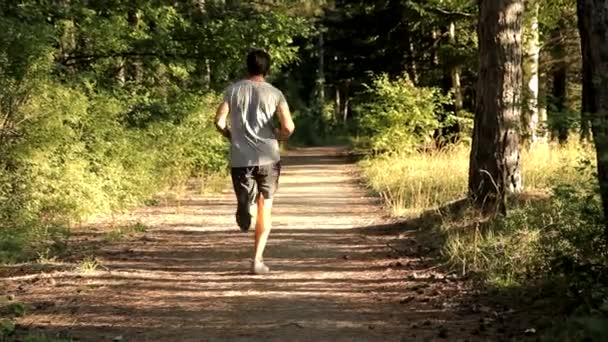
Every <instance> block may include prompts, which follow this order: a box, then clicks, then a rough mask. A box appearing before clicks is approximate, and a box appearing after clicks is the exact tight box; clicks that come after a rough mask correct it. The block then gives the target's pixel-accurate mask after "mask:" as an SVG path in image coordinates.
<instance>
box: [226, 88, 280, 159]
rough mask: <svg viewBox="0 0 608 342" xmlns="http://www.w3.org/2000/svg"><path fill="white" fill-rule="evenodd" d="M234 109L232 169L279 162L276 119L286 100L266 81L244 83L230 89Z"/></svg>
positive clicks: (227, 91)
mask: <svg viewBox="0 0 608 342" xmlns="http://www.w3.org/2000/svg"><path fill="white" fill-rule="evenodd" d="M224 100H225V101H226V102H228V105H229V106H230V131H231V133H232V139H231V149H230V166H231V167H248V166H263V165H269V164H274V163H276V162H278V161H279V160H280V159H281V157H280V154H279V143H278V141H277V139H276V136H275V134H274V126H273V123H272V118H273V116H274V113H275V111H276V109H277V107H278V106H279V104H280V103H284V102H285V97H284V96H283V93H281V91H280V90H278V89H277V88H275V87H273V86H272V85H271V84H269V83H266V82H256V81H250V80H243V81H239V82H236V83H234V84H232V85H231V86H229V87H228V88H226V90H225V92H224Z"/></svg>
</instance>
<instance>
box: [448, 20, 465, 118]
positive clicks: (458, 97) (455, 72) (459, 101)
mask: <svg viewBox="0 0 608 342" xmlns="http://www.w3.org/2000/svg"><path fill="white" fill-rule="evenodd" d="M449 34H450V44H451V45H452V47H453V48H455V47H456V25H455V24H454V22H450V31H449ZM450 76H451V78H452V92H453V93H454V112H455V113H456V114H458V112H460V111H461V110H462V107H463V98H462V86H461V85H460V65H453V66H452V67H451V70H450Z"/></svg>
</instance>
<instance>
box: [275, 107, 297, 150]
mask: <svg viewBox="0 0 608 342" xmlns="http://www.w3.org/2000/svg"><path fill="white" fill-rule="evenodd" d="M277 115H278V116H279V122H280V123H281V127H280V128H278V129H277V132H275V134H276V136H277V139H278V140H281V141H283V140H287V139H289V137H290V136H291V135H292V134H293V131H294V130H295V129H296V125H295V124H294V123H293V119H292V117H291V112H290V111H289V106H288V105H287V102H281V103H280V104H279V107H278V108H277Z"/></svg>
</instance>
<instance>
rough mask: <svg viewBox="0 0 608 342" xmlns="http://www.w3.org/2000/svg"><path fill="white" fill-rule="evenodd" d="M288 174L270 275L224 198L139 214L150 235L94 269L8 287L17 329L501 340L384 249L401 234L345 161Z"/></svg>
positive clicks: (332, 156)
mask: <svg viewBox="0 0 608 342" xmlns="http://www.w3.org/2000/svg"><path fill="white" fill-rule="evenodd" d="M285 164H286V166H285V167H284V173H283V177H282V179H281V188H280V190H279V194H278V195H277V199H276V207H275V208H276V209H275V211H274V213H275V215H274V230H273V233H272V234H271V238H270V242H269V246H268V248H267V254H266V259H267V263H268V264H269V266H270V267H271V268H272V271H273V272H272V274H271V275H270V276H253V275H249V274H247V271H248V267H249V263H248V260H249V258H251V255H252V243H253V237H252V233H248V234H243V233H240V232H238V230H237V229H236V227H235V224H234V214H233V212H234V199H233V195H232V193H231V192H230V191H225V192H224V193H223V194H221V195H217V196H195V195H192V196H188V198H187V199H186V200H184V201H182V202H181V205H180V207H179V208H177V207H176V206H175V205H159V206H155V207H149V208H145V209H142V210H139V211H138V212H137V213H135V214H133V215H135V216H136V217H137V219H139V220H141V221H142V222H143V223H144V224H146V225H147V226H149V227H151V228H150V230H149V231H147V232H146V233H145V234H143V235H142V236H140V237H138V238H136V239H133V240H129V241H122V242H116V243H111V244H104V245H103V246H100V248H99V249H98V250H97V252H96V258H97V260H98V261H99V263H100V264H101V266H100V267H98V268H97V270H96V271H94V272H90V273H82V272H77V271H70V270H66V271H54V272H48V273H45V274H38V275H35V276H19V277H12V278H5V279H4V281H3V283H4V285H5V286H6V287H5V289H6V290H7V291H8V292H9V293H11V294H12V295H14V296H15V297H16V298H17V299H18V300H20V301H22V302H24V303H26V304H27V306H28V307H29V308H30V310H28V314H27V315H26V316H25V317H23V318H21V319H19V321H18V323H19V326H20V327H22V329H25V328H27V330H28V331H29V332H30V333H31V332H32V331H43V332H45V333H47V334H49V336H68V337H70V338H73V339H75V340H80V341H112V340H113V339H114V338H116V340H119V338H118V337H122V340H123V341H410V340H411V341H434V340H446V338H447V340H450V341H466V340H468V341H476V340H479V341H485V340H492V341H495V340H497V339H495V338H493V337H492V338H490V337H489V336H491V335H489V332H488V331H481V332H480V331H478V327H479V319H480V316H479V314H476V313H471V312H470V310H468V311H467V310H465V308H467V307H468V306H467V305H468V304H466V302H467V298H468V297H467V296H468V294H467V291H465V290H464V287H463V284H461V283H460V282H458V281H450V280H448V279H443V275H442V274H436V273H433V271H429V268H432V266H433V263H432V261H429V260H426V259H425V258H424V257H421V256H419V255H415V253H414V255H412V256H406V255H404V254H401V253H398V252H396V251H395V249H394V248H391V247H389V245H390V244H391V241H393V239H394V238H395V235H394V231H395V229H397V228H398V227H395V226H394V225H391V224H390V222H388V221H387V220H386V219H382V217H383V214H382V213H381V211H380V208H379V207H378V205H377V204H376V203H375V200H374V199H373V198H370V197H369V196H368V195H366V193H365V191H363V190H362V188H361V187H360V186H358V184H357V183H356V178H355V176H354V171H355V166H354V165H353V164H350V163H348V161H347V159H346V158H345V157H343V156H340V150H338V149H306V150H300V151H296V152H294V153H292V154H291V155H290V156H289V157H288V158H286V159H285ZM93 241H99V240H93ZM95 243H102V242H95ZM408 245H411V246H415V242H413V241H408V240H407V239H406V240H403V241H401V242H400V246H402V247H403V246H406V247H407V246H408ZM463 303H464V304H463Z"/></svg>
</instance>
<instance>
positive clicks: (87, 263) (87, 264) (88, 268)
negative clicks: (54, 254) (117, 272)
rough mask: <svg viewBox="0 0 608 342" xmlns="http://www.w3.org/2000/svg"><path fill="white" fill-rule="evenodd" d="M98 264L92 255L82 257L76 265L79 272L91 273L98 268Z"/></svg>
mask: <svg viewBox="0 0 608 342" xmlns="http://www.w3.org/2000/svg"><path fill="white" fill-rule="evenodd" d="M99 266H100V264H99V262H98V261H97V259H95V258H94V257H86V258H84V259H83V260H82V261H81V262H80V264H79V265H78V271H79V272H80V273H85V274H86V273H93V272H95V271H96V270H97V268H99Z"/></svg>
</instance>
